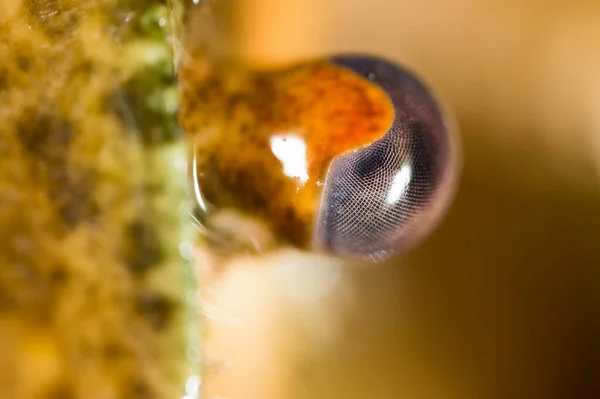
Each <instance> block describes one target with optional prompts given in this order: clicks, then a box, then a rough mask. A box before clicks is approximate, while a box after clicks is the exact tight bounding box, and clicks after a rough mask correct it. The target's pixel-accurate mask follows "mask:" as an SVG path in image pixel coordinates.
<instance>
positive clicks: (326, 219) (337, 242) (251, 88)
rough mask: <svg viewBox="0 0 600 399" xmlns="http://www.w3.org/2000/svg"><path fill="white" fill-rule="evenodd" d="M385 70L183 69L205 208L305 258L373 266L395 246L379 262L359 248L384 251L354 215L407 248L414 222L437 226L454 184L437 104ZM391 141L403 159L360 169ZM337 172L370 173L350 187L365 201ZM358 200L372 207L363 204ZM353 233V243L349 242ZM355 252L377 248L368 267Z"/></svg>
mask: <svg viewBox="0 0 600 399" xmlns="http://www.w3.org/2000/svg"><path fill="white" fill-rule="evenodd" d="M349 60H355V61H356V60H359V61H361V60H362V61H361V62H359V63H358V64H355V63H352V62H349ZM368 60H370V61H368ZM369 62H370V63H369ZM365 66H368V68H367V69H364V67H365ZM382 68H383V69H382ZM386 68H388V69H389V68H395V67H394V66H392V65H391V64H389V63H387V62H385V61H382V60H377V59H374V58H368V57H363V58H352V57H350V58H331V59H329V60H315V61H312V62H305V63H301V64H298V65H295V66H292V67H288V68H285V69H281V70H277V71H269V72H253V71H249V70H247V69H244V68H241V67H239V66H237V65H233V64H222V65H218V67H215V66H214V65H212V66H211V65H207V64H206V63H202V62H199V63H196V64H193V65H190V66H189V67H187V68H185V69H183V70H182V72H181V79H182V88H183V100H182V105H181V111H180V119H181V124H182V126H183V128H184V129H185V130H186V131H187V132H188V133H189V134H190V135H191V136H192V141H193V143H194V148H195V156H196V168H197V170H196V171H197V185H198V187H199V188H200V190H201V193H202V197H203V201H205V202H207V203H209V204H211V206H212V209H216V212H218V211H219V210H234V211H236V212H239V213H242V214H244V215H246V216H249V217H252V218H254V219H257V220H259V221H261V222H262V223H264V224H265V225H266V226H268V227H269V228H270V229H271V231H272V232H273V233H274V234H275V236H277V237H278V238H279V239H280V241H284V242H288V243H291V244H293V245H296V246H299V247H303V248H307V247H315V248H316V247H318V248H322V249H326V250H328V251H330V252H334V253H338V254H341V255H348V256H351V257H357V256H358V257H360V258H365V259H376V258H377V259H379V258H382V259H383V258H385V257H386V254H390V255H391V254H393V253H394V250H393V248H388V247H390V246H392V245H391V244H385V243H384V244H385V245H384V246H385V248H383V247H382V248H383V249H381V250H380V249H378V248H377V245H376V243H374V242H369V237H363V236H361V234H363V235H364V234H367V235H368V236H372V237H374V238H375V239H376V241H382V243H383V241H385V240H384V239H380V238H377V237H378V234H379V233H378V232H377V231H374V230H373V226H369V228H368V229H366V230H364V231H363V232H361V230H360V224H361V223H362V225H364V226H366V225H367V224H369V222H368V221H366V220H362V219H360V218H359V219H360V220H359V222H358V224H357V223H353V222H352V220H353V217H354V216H353V212H356V211H357V210H359V209H361V213H362V214H363V216H364V215H370V216H369V217H370V218H371V220H372V221H373V220H377V217H376V216H377V215H379V216H380V217H381V216H383V217H384V219H383V220H381V222H382V231H384V232H385V234H386V235H391V236H394V237H398V239H399V240H402V241H403V243H404V242H408V241H410V240H408V239H407V237H406V236H405V234H400V235H398V234H397V233H398V231H403V232H406V231H413V230H415V225H414V223H412V221H415V220H417V219H419V220H422V221H423V223H426V224H428V225H431V224H432V223H431V222H430V220H433V219H436V220H437V219H438V218H439V217H438V215H439V214H441V212H440V211H437V210H436V209H438V208H439V209H442V208H444V207H443V206H440V203H447V202H448V201H447V199H446V197H448V196H447V195H445V194H444V195H442V196H441V197H443V198H442V199H441V200H440V199H439V198H438V197H440V195H439V193H438V192H439V190H438V189H440V188H441V189H443V190H445V192H449V191H450V190H447V189H446V188H445V187H446V186H447V185H448V184H447V182H448V181H451V180H452V179H451V178H444V176H450V177H451V176H453V174H452V173H450V174H448V173H447V172H448V171H451V169H452V167H451V166H452V165H451V163H452V159H453V156H452V148H451V147H452V146H451V145H450V144H451V143H450V141H451V140H450V139H449V138H448V132H447V129H446V126H445V124H444V122H443V118H442V115H441V112H440V111H439V109H438V108H437V105H436V104H435V100H434V99H433V98H431V97H430V96H429V94H428V92H427V90H426V89H425V88H424V87H423V86H420V84H419V83H418V82H417V81H416V80H414V79H412V77H410V75H409V74H408V72H406V71H403V70H400V69H397V70H393V71H392V70H387V69H386ZM390 71H391V72H394V71H395V72H396V74H394V73H391V72H390ZM408 78H410V79H408ZM394 79H396V81H395V80H394ZM398 85H400V86H398ZM415 85H417V86H415ZM391 134H393V136H390V135H391ZM415 135H419V137H420V138H419V137H416V136H415ZM390 137H391V138H392V139H393V140H392V141H394V140H395V141H394V143H395V144H397V145H398V147H397V148H396V147H393V145H392V147H390V148H391V150H389V151H388V150H385V151H384V152H383V153H377V152H372V151H371V153H370V154H371V155H370V157H367V158H365V157H364V156H361V157H360V159H359V158H356V159H355V158H352V157H354V156H360V154H363V153H364V151H365V150H369V149H373V148H379V147H381V144H382V143H385V142H386V140H387V141H389V139H390ZM415 140H416V141H415ZM396 150H401V151H400V152H398V151H396ZM353 154H354V155H353ZM386 157H387V158H386ZM349 160H350V161H351V162H354V163H352V164H348V161H349ZM352 160H354V161H352ZM340 161H342V162H346V163H345V164H344V165H345V167H348V166H352V167H360V168H362V169H365V168H366V169H365V170H364V171H362V172H360V171H359V172H360V173H359V175H360V176H358V175H357V176H358V180H357V179H354V178H353V179H351V180H349V181H348V182H349V183H350V184H354V186H353V187H355V188H356V190H360V191H355V192H353V191H352V189H353V188H352V187H347V186H343V187H338V186H337V185H336V182H339V181H340V180H339V178H343V177H344V176H345V175H344V173H343V172H344V170H341V169H340ZM388 161H389V162H388ZM407 163H409V164H410V165H412V166H409V167H412V168H413V169H412V170H411V171H410V173H408V172H407V170H408V169H406V168H405V169H403V170H404V172H403V173H404V175H405V176H404V180H406V181H404V182H403V183H402V184H405V187H403V188H401V189H400V193H399V194H397V195H396V194H394V195H396V196H397V198H396V197H394V198H392V197H390V195H391V194H390V192H391V193H392V194H393V192H394V190H396V191H398V187H397V186H398V184H400V183H398V182H396V186H394V184H393V183H394V179H396V180H398V177H397V175H398V173H399V171H400V170H401V168H402V165H404V164H407ZM362 169H361V170H362ZM332 171H333V172H335V174H334V175H332ZM363 172H364V173H363ZM423 173H425V175H423ZM346 175H347V173H346ZM415 177H417V178H418V179H417V180H415V179H414V178H415ZM362 178H364V179H366V180H365V181H359V180H360V179H362ZM419 179H420V180H419ZM365 182H367V185H366V186H365V185H364V184H363V183H365ZM368 182H371V183H368ZM369 184H371V185H370V186H369ZM393 186H394V187H395V188H394V187H393ZM411 187H413V188H414V189H412V190H411ZM332 190H333V191H332ZM348 190H350V191H348ZM415 190H416V191H415ZM367 194H372V195H367ZM415 194H417V195H416V196H415ZM341 195H342V196H344V198H342V197H341ZM411 195H412V197H411ZM353 196H354V197H355V198H356V199H358V201H363V200H365V199H366V203H362V204H361V203H355V202H354V200H353V199H352V198H351V197H353ZM386 199H387V202H389V203H386ZM415 199H418V200H419V201H420V203H419V204H417V203H415V201H414V200H415ZM403 201H404V202H403ZM407 201H408V202H407ZM386 204H387V205H386ZM332 207H334V208H337V209H333V210H332ZM400 208H402V209H400ZM433 210H435V211H433ZM405 211H406V212H405ZM421 211H427V212H429V213H428V216H427V217H424V216H423V212H421ZM213 212H215V211H213ZM332 212H333V213H332ZM340 212H343V215H341V219H340ZM402 212H404V213H402ZM209 213H210V212H209ZM332 215H338V216H337V217H334V216H332ZM206 216H207V217H210V215H209V214H207V215H206ZM390 217H392V218H394V220H395V222H394V223H395V224H396V225H397V226H398V229H397V230H398V231H396V230H394V229H393V228H392V226H391V225H390V223H389V222H390V220H389V218H390ZM409 219H410V220H409ZM425 219H427V220H425ZM340 221H341V222H340ZM340 223H346V225H344V226H342V225H340ZM386 223H387V224H386ZM417 227H418V226H417ZM356 229H358V230H356ZM417 230H419V231H421V230H423V229H420V228H417ZM348 231H355V232H356V233H357V234H355V235H354V236H351V237H350V236H347V235H345V234H346V232H348ZM412 235H413V236H415V234H412ZM408 238H410V237H408ZM353 240H354V241H355V242H354V243H352V241H353ZM359 246H364V247H365V248H370V249H369V255H368V256H363V255H362V254H361V253H362V252H361V251H362V250H361V248H359ZM398 246H399V245H398ZM403 246H404V245H403ZM371 247H372V248H371Z"/></svg>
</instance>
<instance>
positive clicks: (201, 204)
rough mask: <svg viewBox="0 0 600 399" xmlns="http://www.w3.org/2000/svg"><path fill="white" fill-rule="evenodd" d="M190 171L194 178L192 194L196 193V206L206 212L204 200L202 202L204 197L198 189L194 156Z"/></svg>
mask: <svg viewBox="0 0 600 399" xmlns="http://www.w3.org/2000/svg"><path fill="white" fill-rule="evenodd" d="M192 173H193V179H194V194H195V195H196V201H197V202H198V206H199V207H200V209H202V210H203V211H204V212H208V209H207V207H206V202H204V197H203V196H202V192H201V191H200V183H199V182H198V168H197V167H196V157H195V156H194V164H193V165H192Z"/></svg>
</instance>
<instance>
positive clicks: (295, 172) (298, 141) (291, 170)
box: [270, 134, 308, 184]
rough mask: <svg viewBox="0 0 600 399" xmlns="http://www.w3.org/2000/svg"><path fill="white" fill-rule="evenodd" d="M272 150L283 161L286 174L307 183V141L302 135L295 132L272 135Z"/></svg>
mask: <svg viewBox="0 0 600 399" xmlns="http://www.w3.org/2000/svg"><path fill="white" fill-rule="evenodd" d="M270 142H271V150H272V151H273V154H274V155H275V156H276V157H277V159H279V161H281V164H282V165H283V173H284V174H285V175H286V176H289V177H293V178H296V179H298V180H300V183H302V184H303V183H306V181H307V180H308V170H307V169H308V168H307V165H306V143H305V142H304V139H302V137H300V136H297V135H295V134H282V135H278V136H273V137H271V141H270Z"/></svg>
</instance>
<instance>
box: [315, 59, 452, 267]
mask: <svg viewBox="0 0 600 399" xmlns="http://www.w3.org/2000/svg"><path fill="white" fill-rule="evenodd" d="M333 62H334V63H336V64H338V65H340V66H344V67H347V68H349V69H351V70H353V71H355V72H356V73H358V74H360V75H361V76H364V77H366V78H368V79H370V80H371V81H372V82H373V83H374V84H377V85H378V86H380V87H381V88H382V89H383V90H384V91H385V92H386V93H387V94H388V95H389V97H390V99H391V101H392V103H393V106H394V110H395V119H394V122H393V124H392V126H391V127H390V129H389V131H388V132H387V133H386V134H385V135H384V136H383V137H382V138H381V139H379V140H378V141H376V142H374V143H372V144H371V145H369V146H367V147H363V148H360V149H358V150H356V151H353V152H351V153H347V154H344V155H341V156H339V157H337V158H336V159H334V161H333V162H332V164H331V165H330V168H329V170H328V173H327V178H326V182H325V186H324V189H323V198H322V203H321V209H320V213H319V219H318V220H317V224H316V232H315V238H316V240H317V243H316V244H317V245H318V246H322V247H325V248H326V249H328V250H329V251H331V252H333V253H336V254H338V255H343V256H350V257H357V258H362V259H366V260H372V261H377V260H383V259H386V258H388V257H390V256H392V255H394V254H395V253H397V252H399V251H401V250H404V249H406V248H407V247H408V246H409V245H411V244H413V243H414V242H416V241H417V240H418V239H420V238H422V237H423V236H424V235H425V234H426V233H427V232H429V231H430V230H431V229H432V228H433V226H434V224H435V221H436V220H437V219H439V216H440V214H441V213H442V209H443V208H444V207H443V206H440V205H441V203H443V202H448V199H447V197H448V195H447V193H446V192H445V191H447V190H441V189H440V188H441V187H442V186H443V184H442V183H444V180H447V179H448V178H450V177H449V174H448V171H449V170H450V166H451V165H449V162H452V157H451V155H452V154H451V153H450V152H451V148H450V147H451V143H450V141H449V140H450V138H449V134H448V132H447V131H446V127H445V125H444V121H443V120H442V115H441V112H440V110H439V109H438V107H437V105H436V104H435V100H434V99H433V98H432V97H431V95H430V94H429V93H428V92H427V90H426V89H425V88H424V87H423V85H421V84H420V83H419V82H418V81H417V80H416V79H415V78H414V77H412V76H411V75H410V74H409V73H408V72H407V71H404V70H402V69H400V68H399V67H397V66H394V65H391V64H390V63H388V62H386V61H383V60H378V59H375V58H371V57H358V56H357V57H339V58H334V59H333Z"/></svg>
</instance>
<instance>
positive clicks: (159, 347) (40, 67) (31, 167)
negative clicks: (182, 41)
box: [0, 0, 191, 399]
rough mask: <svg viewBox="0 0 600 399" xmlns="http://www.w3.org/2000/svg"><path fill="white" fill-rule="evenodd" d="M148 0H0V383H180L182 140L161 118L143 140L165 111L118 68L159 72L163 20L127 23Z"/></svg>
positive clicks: (86, 391) (144, 392) (55, 390)
mask: <svg viewBox="0 0 600 399" xmlns="http://www.w3.org/2000/svg"><path fill="white" fill-rule="evenodd" d="M149 6H156V7H163V8H164V6H160V5H156V4H154V3H153V2H143V1H136V0H131V1H116V0H80V1H69V0H47V1H43V0H23V1H20V0H5V1H2V2H0V59H1V60H2V61H1V63H0V158H1V166H0V242H1V243H2V244H1V245H0V375H2V377H0V397H1V398H11V399H46V398H47V399H76V398H86V399H95V398H115V399H117V398H119V399H120V398H123V399H130V398H153V399H154V398H156V399H162V398H169V399H170V398H174V397H179V396H181V395H183V393H184V389H183V387H184V381H185V378H186V376H187V375H188V374H189V373H190V372H191V366H190V365H188V364H187V361H186V360H185V354H186V350H187V349H188V344H189V342H188V338H187V335H188V334H191V333H190V331H189V327H190V323H189V320H188V316H189V315H188V314H187V312H186V311H185V306H184V303H183V299H184V295H185V294H186V293H187V292H188V291H189V287H188V286H187V285H186V279H187V277H186V274H185V269H184V263H183V261H182V260H181V259H180V255H179V253H178V245H179V241H180V240H181V239H183V237H184V233H183V227H182V226H183V219H182V218H181V217H180V210H181V209H182V208H181V207H180V206H181V205H182V204H185V202H184V198H185V182H186V173H185V168H181V165H182V163H183V164H184V163H185V157H186V156H187V152H186V150H185V146H184V145H183V144H182V143H181V142H180V140H178V139H177V138H176V137H177V136H176V132H174V131H171V130H172V129H171V130H169V129H168V128H165V129H166V130H164V131H168V133H169V134H170V135H171V137H170V138H169V139H166V138H165V139H164V140H162V141H161V140H158V141H157V140H155V141H154V142H153V143H151V144H148V143H147V142H146V141H147V135H148V134H150V133H149V131H150V130H151V129H154V130H152V132H153V134H154V136H155V138H156V137H158V138H159V139H161V137H163V136H165V134H164V131H162V130H156V129H158V128H157V127H156V125H157V123H150V122H148V121H154V120H155V119H156V118H158V119H156V120H161V121H163V120H166V121H169V120H171V119H173V120H174V115H173V114H172V113H171V114H169V113H168V112H167V111H165V110H164V109H159V108H157V107H156V106H155V107H154V108H152V107H151V106H148V105H147V104H146V103H145V102H144V101H145V100H146V98H145V96H142V95H140V93H139V92H136V91H135V90H134V89H133V88H132V86H131V85H129V84H128V82H131V81H132V80H135V79H136V78H137V76H138V74H145V75H144V76H147V78H145V79H148V81H147V84H145V85H144V84H142V85H141V86H142V87H144V88H147V89H148V90H150V91H151V90H155V91H156V93H158V94H160V93H161V92H162V90H166V89H168V88H169V85H171V84H173V82H174V78H173V77H172V76H169V73H168V72H167V73H163V72H161V71H162V70H161V69H159V68H157V67H156V65H157V64H159V63H160V62H164V63H168V62H169V58H170V53H169V48H168V46H167V44H166V42H165V36H166V35H167V34H168V31H167V30H164V31H163V30H161V29H160V28H159V27H158V24H156V26H155V27H153V29H154V30H152V31H143V30H140V29H138V28H137V26H138V25H139V21H140V18H141V17H143V16H144V14H145V13H146V12H147V11H148V10H149V8H150V7H149ZM140 43H142V44H144V43H150V44H152V46H153V48H154V49H158V53H159V55H161V54H162V56H160V57H152V56H149V57H148V58H147V59H145V58H142V60H141V61H140V57H139V55H140V54H148V51H145V50H144V49H143V46H141V45H140ZM133 48H137V49H139V51H137V52H135V51H133V50H132V49H133ZM165 58H166V60H165ZM134 61H135V62H134ZM163 69H164V68H163ZM161 73H163V75H161V76H159V78H157V79H155V80H153V79H154V77H155V76H158V75H160V74H161ZM142 82H145V81H142ZM156 82H160V85H159V84H158V83H156ZM152 93H154V92H151V94H152ZM158 94H157V95H158ZM146 108H148V109H149V110H148V111H147V113H146V114H140V113H139V110H140V109H146ZM157 115H158V116H160V118H159V117H158V116H157ZM153 118H155V119H153ZM173 125H174V124H173ZM157 132H158V133H157ZM161 135H162V136H161ZM156 163H159V164H160V165H156ZM153 170H160V173H156V172H154V173H152V174H151V172H150V171H153ZM172 204H176V205H175V206H169V205H172ZM156 226H161V228H162V229H163V231H162V232H156V228H155V227H156ZM7 375H8V377H6V376H7ZM4 377H6V378H4Z"/></svg>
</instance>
